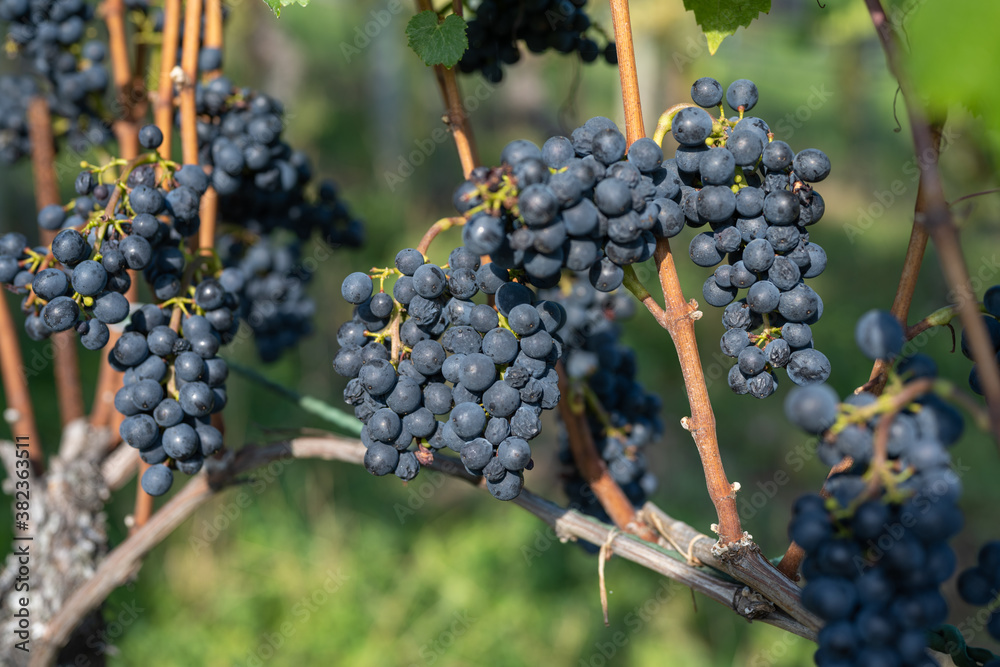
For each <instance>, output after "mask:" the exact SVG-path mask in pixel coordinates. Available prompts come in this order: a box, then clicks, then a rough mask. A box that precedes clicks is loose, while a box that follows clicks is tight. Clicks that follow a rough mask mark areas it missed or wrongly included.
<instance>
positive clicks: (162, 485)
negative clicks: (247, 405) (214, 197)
mask: <svg viewBox="0 0 1000 667" xmlns="http://www.w3.org/2000/svg"><path fill="white" fill-rule="evenodd" d="M162 140H163V133H162V132H160V130H159V129H158V128H156V127H155V126H152V125H148V126H146V127H144V128H143V129H142V130H141V131H140V132H139V142H140V144H141V145H142V146H143V147H144V148H145V149H147V150H154V149H156V148H157V147H158V146H159V145H160V143H161V142H162ZM144 158H145V159H143V160H140V163H141V164H139V165H138V166H135V167H134V168H133V169H132V171H131V172H130V173H129V174H128V175H127V178H125V180H124V182H117V183H114V184H105V183H102V182H101V176H102V173H103V170H100V169H86V170H84V171H82V172H80V174H79V175H78V176H77V178H76V181H75V188H76V192H77V194H78V195H79V196H78V197H77V199H75V200H74V202H73V203H72V204H71V205H70V206H69V207H67V208H66V209H64V208H63V207H61V206H58V205H55V206H49V207H46V208H44V209H42V211H41V212H40V213H39V216H38V223H39V225H40V226H41V228H42V229H46V230H56V229H60V231H59V232H58V234H56V236H55V238H54V239H53V241H52V243H51V246H50V247H48V248H36V249H31V248H27V247H26V240H25V238H24V236H23V235H21V234H17V233H11V234H7V235H5V236H3V237H0V282H3V283H11V288H12V289H14V291H19V292H22V293H25V298H24V300H23V302H22V309H23V310H24V311H25V312H26V314H27V317H26V319H25V328H26V330H27V332H28V335H29V336H31V337H32V338H34V339H36V340H40V339H43V338H45V337H47V336H49V335H51V334H52V333H54V332H58V331H67V330H70V329H75V330H76V331H77V333H78V334H79V336H80V341H81V343H82V344H83V346H84V347H86V348H88V349H91V350H97V349H101V348H103V347H105V346H106V345H107V344H108V342H109V340H110V337H111V336H110V329H109V328H108V327H109V325H114V324H117V323H120V322H122V321H124V320H125V319H126V318H127V317H128V316H129V303H128V300H127V299H126V298H125V296H123V294H124V293H125V292H126V291H127V290H128V288H129V286H130V284H131V279H130V277H129V273H128V271H129V270H133V271H142V272H143V276H144V278H145V280H146V282H148V283H149V285H150V288H151V290H152V293H153V296H154V297H155V298H156V300H157V302H158V305H155V304H147V305H145V306H142V307H141V308H139V309H138V310H136V311H135V312H134V313H133V314H132V317H131V320H130V322H129V324H128V325H127V326H126V327H125V331H124V333H123V334H122V335H121V336H120V337H119V338H118V339H117V341H116V342H115V344H114V346H113V347H112V349H111V350H110V352H109V354H108V363H109V364H111V366H112V367H113V368H115V369H116V370H118V371H121V372H123V373H124V386H123V387H122V388H121V390H120V391H119V392H118V393H117V395H116V396H115V407H116V409H117V410H118V411H119V412H120V413H121V414H122V415H123V416H124V417H125V420H124V421H123V422H122V426H121V429H120V434H121V437H122V439H123V440H124V441H125V442H127V443H128V444H129V445H131V446H132V447H135V448H137V449H138V450H139V452H140V455H141V457H142V458H143V460H144V461H146V462H147V463H150V464H160V463H164V462H167V463H168V464H169V465H172V466H176V468H177V469H178V470H181V471H182V472H185V473H188V474H194V473H196V472H197V471H198V470H199V469H200V468H201V466H202V462H203V461H204V457H206V456H210V455H212V454H214V453H215V452H217V451H219V449H220V448H221V447H222V435H221V433H219V431H218V430H217V429H215V428H214V427H212V426H211V423H210V421H211V419H210V415H211V414H212V413H214V412H218V411H220V410H221V409H222V408H223V407H224V406H225V404H226V388H225V381H226V377H227V375H228V369H227V367H226V363H225V361H223V360H222V359H220V358H218V357H217V356H216V354H217V352H218V351H219V347H220V346H221V345H222V344H224V343H226V342H229V341H230V340H231V339H232V338H233V336H234V335H235V333H236V329H237V325H238V323H237V320H236V317H235V316H234V308H235V307H237V305H238V300H237V295H235V294H231V293H228V292H227V291H226V290H225V289H224V288H223V287H222V285H221V284H220V283H219V282H218V281H217V280H215V278H214V277H213V275H214V273H215V271H214V270H213V267H212V266H211V261H209V260H203V259H200V258H196V257H192V256H191V255H188V254H186V253H185V251H184V250H182V248H183V247H185V246H186V241H187V239H188V238H189V237H191V236H194V235H196V234H197V233H198V227H199V207H200V203H201V197H202V195H203V194H204V193H205V191H206V190H207V189H208V185H209V180H208V177H207V175H206V174H205V172H204V171H203V170H202V169H201V167H199V166H197V165H185V166H183V167H180V168H178V167H177V165H176V164H173V163H170V162H167V161H164V160H160V159H159V158H158V156H157V155H156V154H155V153H149V154H148V155H146V156H144ZM157 167H159V168H160V169H163V170H164V171H165V172H166V173H167V175H168V176H167V177H166V178H164V180H163V181H161V182H159V183H158V182H157V177H156V168H157ZM116 190H117V192H116ZM113 196H117V198H116V199H115V200H114V202H112V201H111V200H112V197H113ZM67 209H68V210H67ZM68 213H71V215H68ZM52 262H56V263H57V264H54V265H51V263H52ZM193 262H197V264H195V265H194V266H192V263H193ZM43 267H44V268H43ZM172 480H173V474H172V472H171V470H170V469H169V468H168V467H166V466H161V465H153V467H151V468H150V469H149V470H147V471H146V473H145V474H144V475H143V477H142V486H143V488H144V489H145V490H146V492H147V493H149V494H151V495H162V494H163V493H166V492H167V490H168V489H169V488H170V485H171V482H172Z"/></svg>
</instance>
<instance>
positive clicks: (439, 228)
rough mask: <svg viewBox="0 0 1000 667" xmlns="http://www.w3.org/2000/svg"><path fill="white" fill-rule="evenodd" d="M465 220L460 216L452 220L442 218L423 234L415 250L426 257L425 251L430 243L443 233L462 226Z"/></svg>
mask: <svg viewBox="0 0 1000 667" xmlns="http://www.w3.org/2000/svg"><path fill="white" fill-rule="evenodd" d="M464 224H465V218H463V217H461V216H455V217H452V218H442V219H440V220H438V221H437V222H435V223H434V224H433V225H431V226H430V229H428V230H427V231H426V232H424V235H423V237H421V239H420V243H418V244H417V250H419V251H420V253H421V254H423V255H424V256H425V257H426V256H427V250H428V249H429V248H430V247H431V243H432V242H433V241H434V239H436V238H437V236H438V234H440V233H441V232H444V231H448V230H449V229H451V228H452V227H455V226H459V225H464Z"/></svg>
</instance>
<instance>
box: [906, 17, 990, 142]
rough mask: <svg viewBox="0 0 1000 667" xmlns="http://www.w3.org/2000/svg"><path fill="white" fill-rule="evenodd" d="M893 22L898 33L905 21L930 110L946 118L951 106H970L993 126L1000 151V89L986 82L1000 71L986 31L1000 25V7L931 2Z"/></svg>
mask: <svg viewBox="0 0 1000 667" xmlns="http://www.w3.org/2000/svg"><path fill="white" fill-rule="evenodd" d="M888 20H889V24H890V25H891V26H893V27H894V28H897V29H899V28H901V27H903V24H904V22H905V28H906V37H908V42H909V45H910V55H909V66H910V70H911V74H912V76H913V79H914V83H915V85H916V86H917V92H918V93H919V94H920V95H921V97H922V98H924V100H925V102H926V104H927V105H928V106H929V109H930V111H931V112H932V113H933V114H935V115H936V116H939V117H944V114H945V113H947V111H948V107H949V106H953V105H955V104H958V105H961V106H964V107H965V108H967V109H968V110H969V111H971V112H972V113H973V114H974V115H976V116H979V117H981V118H982V121H983V127H984V128H990V138H991V140H992V144H993V150H994V152H995V153H1000V129H998V128H1000V86H997V85H996V84H993V83H986V82H984V80H983V73H984V72H994V73H995V72H998V71H1000V49H996V48H992V47H991V48H984V47H986V46H987V44H989V43H992V42H991V38H990V37H989V33H988V32H987V31H986V30H983V29H982V27H985V26H996V25H998V24H1000V3H997V2H994V1H993V0H971V1H970V2H965V3H962V4H961V7H960V9H959V7H956V6H955V5H953V4H951V3H946V2H928V3H922V4H918V5H917V6H916V8H915V9H913V10H912V11H911V12H910V14H909V15H906V14H903V13H900V12H894V11H892V10H889V11H888ZM970 21H971V22H974V24H975V25H977V26H981V27H980V28H979V29H976V28H973V27H972V24H970Z"/></svg>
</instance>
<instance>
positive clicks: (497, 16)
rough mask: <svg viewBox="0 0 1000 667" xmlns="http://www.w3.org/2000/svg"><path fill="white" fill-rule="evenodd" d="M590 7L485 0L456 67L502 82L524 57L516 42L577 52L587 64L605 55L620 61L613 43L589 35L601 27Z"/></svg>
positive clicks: (561, 1) (574, 2) (579, 1)
mask: <svg viewBox="0 0 1000 667" xmlns="http://www.w3.org/2000/svg"><path fill="white" fill-rule="evenodd" d="M586 5H587V0H483V2H481V3H479V5H478V6H477V7H476V9H475V13H476V16H475V18H473V19H471V20H469V22H468V30H467V34H468V37H469V48H468V50H467V51H466V52H465V54H463V55H462V59H461V60H460V61H459V63H458V67H459V69H460V70H461V71H462V72H465V73H466V74H468V73H471V72H475V71H479V72H482V75H483V76H484V77H485V78H486V80H487V81H490V82H492V83H499V82H500V81H501V80H502V79H503V65H512V64H514V63H516V62H517V61H518V60H520V59H521V50H520V48H519V46H518V41H523V42H524V45H525V46H526V47H528V50H529V51H531V52H532V53H544V52H545V51H548V50H549V49H552V50H554V51H557V52H559V53H573V52H577V53H579V54H580V60H582V61H583V62H585V63H592V62H594V61H595V60H597V59H598V58H599V57H601V56H602V55H603V56H604V58H605V60H607V61H608V62H609V63H611V64H617V63H618V52H617V50H616V49H615V44H614V42H611V41H609V40H607V39H605V40H604V41H605V44H604V46H603V47H602V46H600V45H599V44H598V43H597V42H596V41H595V40H593V39H591V38H590V37H588V36H587V34H588V32H595V31H597V32H600V31H599V30H595V26H593V25H592V24H591V21H590V17H589V16H588V15H587V13H586V11H585V8H586ZM602 34H603V33H602Z"/></svg>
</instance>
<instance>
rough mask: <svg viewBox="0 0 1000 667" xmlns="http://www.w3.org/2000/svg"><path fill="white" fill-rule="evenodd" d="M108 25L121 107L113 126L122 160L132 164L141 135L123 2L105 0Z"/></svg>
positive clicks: (105, 14)
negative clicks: (135, 105) (135, 116)
mask: <svg viewBox="0 0 1000 667" xmlns="http://www.w3.org/2000/svg"><path fill="white" fill-rule="evenodd" d="M102 12H103V15H104V24H105V26H107V28H108V51H109V52H110V56H111V76H112V80H113V81H114V84H115V95H116V100H117V102H118V105H119V107H120V111H119V115H118V118H116V119H115V121H114V123H113V124H112V129H113V130H114V133H115V138H116V139H117V140H118V151H119V152H120V153H121V157H123V158H125V159H126V160H131V159H132V158H133V157H135V156H136V155H138V153H139V135H138V128H137V127H136V123H135V119H134V118H133V114H132V107H133V106H134V103H135V98H134V96H133V94H132V90H131V89H132V85H133V83H134V82H133V79H132V66H131V64H130V63H129V57H128V40H127V38H126V35H125V3H124V1H123V0H104V3H103V5H102Z"/></svg>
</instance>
